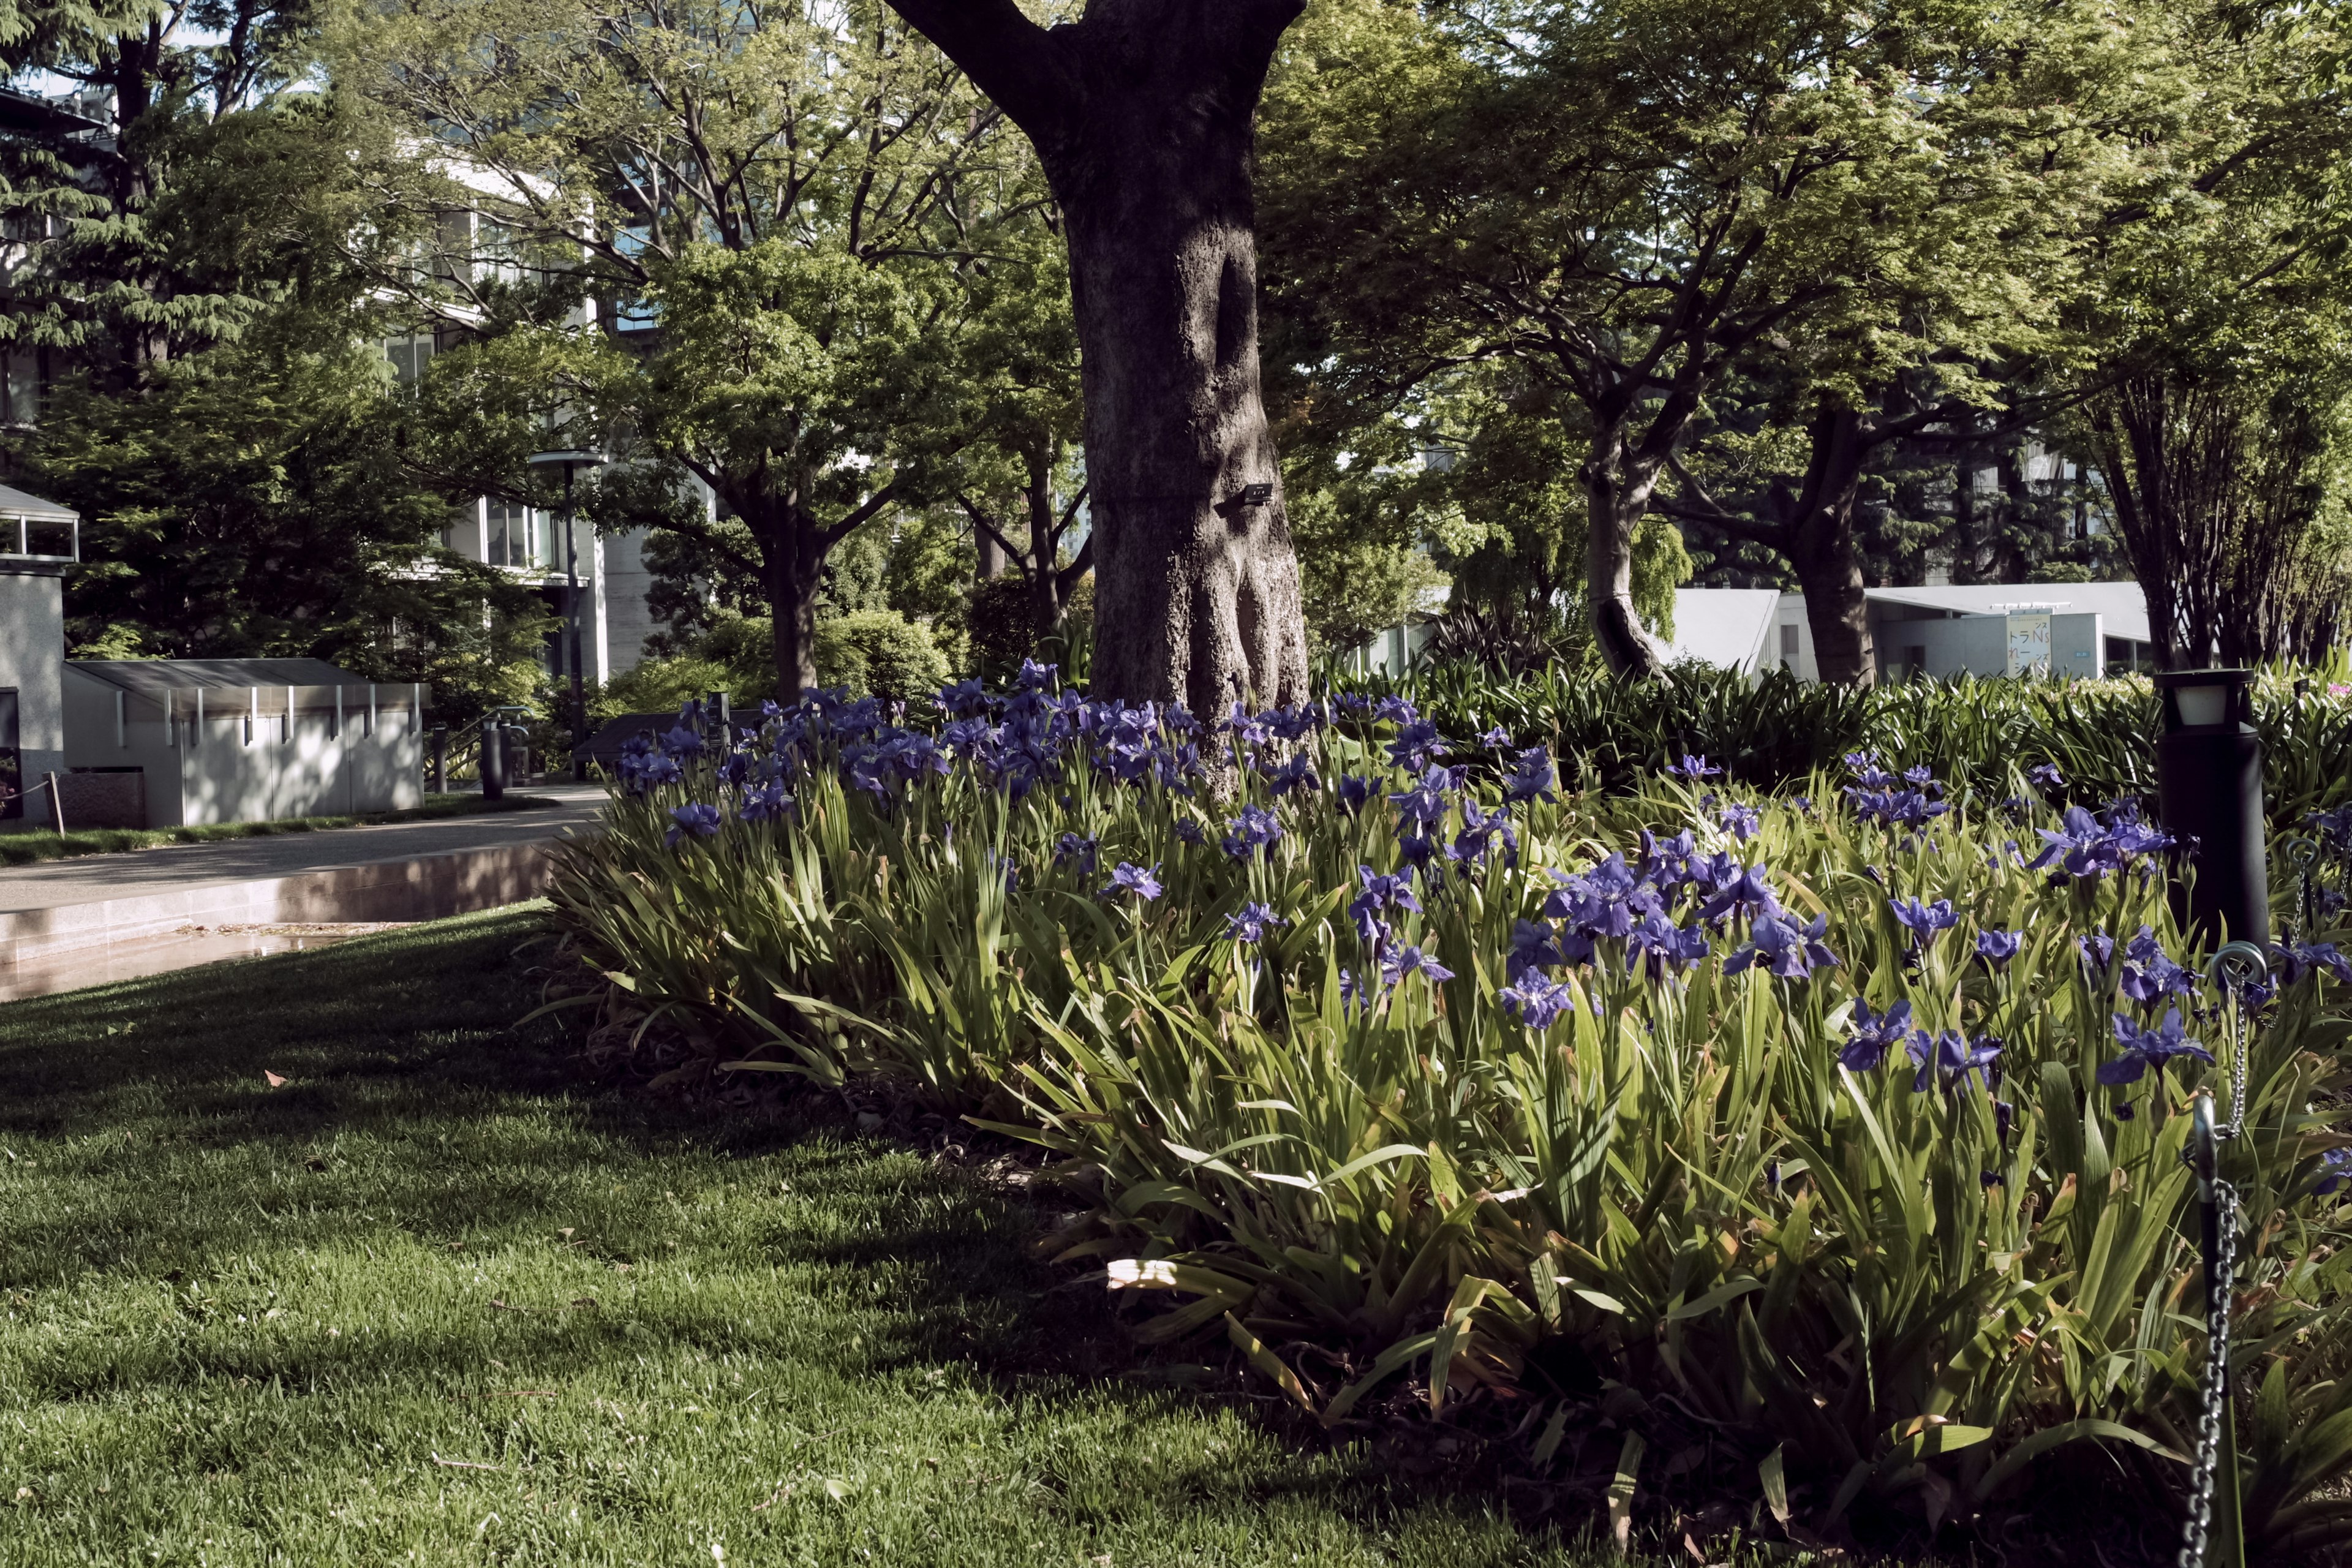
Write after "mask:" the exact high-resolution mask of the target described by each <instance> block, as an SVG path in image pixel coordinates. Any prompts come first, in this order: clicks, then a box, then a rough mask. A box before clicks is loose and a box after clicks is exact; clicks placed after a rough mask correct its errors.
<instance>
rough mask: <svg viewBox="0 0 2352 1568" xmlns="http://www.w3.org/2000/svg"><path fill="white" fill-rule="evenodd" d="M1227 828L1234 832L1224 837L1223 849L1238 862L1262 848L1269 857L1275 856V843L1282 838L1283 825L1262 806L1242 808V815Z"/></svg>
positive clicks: (1228, 824)
mask: <svg viewBox="0 0 2352 1568" xmlns="http://www.w3.org/2000/svg"><path fill="white" fill-rule="evenodd" d="M1225 826H1226V827H1228V828H1230V829H1231V830H1232V831H1230V832H1228V833H1227V834H1226V835H1225V837H1224V839H1223V848H1224V851H1225V853H1226V854H1228V855H1230V856H1232V857H1233V858H1234V859H1236V860H1246V859H1248V858H1250V854H1251V852H1252V851H1254V850H1255V849H1257V848H1258V847H1261V846H1263V847H1265V852H1266V853H1267V854H1268V855H1271V854H1273V853H1274V841H1275V840H1276V839H1277V838H1279V837H1282V824H1281V823H1279V822H1277V821H1276V820H1275V816H1274V813H1272V812H1270V811H1268V810H1266V809H1265V807H1264V806H1262V805H1245V806H1244V807H1242V814H1241V815H1240V816H1236V817H1234V819H1233V820H1232V821H1231V822H1228V823H1226V824H1225Z"/></svg>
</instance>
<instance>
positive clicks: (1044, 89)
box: [889, 0, 1078, 142]
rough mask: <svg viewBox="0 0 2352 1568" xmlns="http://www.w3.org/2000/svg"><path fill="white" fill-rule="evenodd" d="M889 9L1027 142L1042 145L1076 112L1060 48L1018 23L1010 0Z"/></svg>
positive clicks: (900, 0)
mask: <svg viewBox="0 0 2352 1568" xmlns="http://www.w3.org/2000/svg"><path fill="white" fill-rule="evenodd" d="M889 5H890V8H891V9H892V10H894V11H896V12H898V15H899V16H903V17H905V18H906V20H907V25H908V26H911V27H913V28H914V29H915V30H916V31H917V32H919V33H920V34H922V35H923V36H924V37H927V38H929V39H930V40H931V42H932V43H934V44H936V45H938V46H939V47H940V53H941V54H944V55H946V56H947V58H950V59H951V60H953V61H955V63H956V64H957V65H959V66H961V67H962V68H963V72H964V74H965V75H966V76H968V77H970V78H971V80H972V85H973V86H974V87H977V88H979V89H980V90H981V91H982V92H984V93H986V94H987V95H988V97H989V99H990V100H991V101H992V102H993V103H994V104H995V105H996V106H997V107H998V108H999V109H1002V110H1004V112H1005V113H1006V114H1007V115H1009V116H1011V117H1012V120H1013V123H1014V124H1016V125H1018V126H1020V127H1021V129H1022V130H1024V131H1026V132H1029V134H1030V135H1031V136H1032V137H1033V138H1034V139H1036V140H1038V141H1041V142H1042V141H1045V140H1046V139H1047V138H1048V137H1049V136H1051V134H1052V133H1053V132H1054V131H1055V129H1056V128H1057V122H1058V121H1061V120H1062V118H1063V117H1065V116H1066V115H1067V114H1068V113H1069V112H1070V111H1071V110H1072V109H1074V108H1075V107H1076V105H1077V102H1078V93H1077V90H1076V89H1077V84H1076V81H1075V80H1074V79H1072V75H1071V73H1070V72H1069V71H1068V70H1067V69H1066V62H1065V59H1064V54H1065V51H1064V48H1063V46H1062V43H1061V40H1059V39H1058V38H1056V37H1055V34H1054V33H1053V32H1048V31H1047V30H1046V29H1045V28H1044V27H1041V26H1038V25H1037V24H1036V23H1034V22H1033V21H1031V20H1030V19H1029V18H1028V17H1026V16H1023V15H1022V14H1021V7H1020V6H1018V5H1014V4H1013V0H889ZM1056 31H1058V29H1056Z"/></svg>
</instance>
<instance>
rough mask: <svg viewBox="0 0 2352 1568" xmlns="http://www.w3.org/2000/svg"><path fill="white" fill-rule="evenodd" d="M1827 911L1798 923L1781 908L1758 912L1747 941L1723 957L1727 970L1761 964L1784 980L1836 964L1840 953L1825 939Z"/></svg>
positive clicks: (1800, 976)
mask: <svg viewBox="0 0 2352 1568" xmlns="http://www.w3.org/2000/svg"><path fill="white" fill-rule="evenodd" d="M1829 923H1830V918H1829V916H1828V915H1826V914H1820V915H1815V916H1814V917H1813V921H1812V923H1811V925H1802V926H1801V925H1799V924H1798V923H1797V922H1796V921H1795V920H1793V919H1792V918H1790V916H1789V915H1787V914H1784V913H1780V912H1777V911H1776V912H1773V913H1769V914H1759V915H1758V916H1757V917H1756V923H1755V925H1754V926H1753V927H1752V928H1750V930H1749V931H1748V945H1747V946H1745V947H1743V948H1741V949H1740V950H1739V951H1738V952H1735V953H1733V954H1732V955H1731V956H1730V957H1729V958H1727V959H1726V960H1725V961H1724V964H1723V972H1724V973H1726V974H1738V973H1740V972H1741V971H1742V970H1744V969H1747V968H1748V967H1750V966H1751V965H1754V964H1759V963H1760V964H1762V965H1763V966H1764V967H1765V968H1766V969H1768V970H1769V971H1770V972H1771V973H1774V974H1776V975H1778V976H1779V977H1780V978H1781V979H1783V980H1804V979H1808V978H1810V977H1811V974H1812V973H1813V971H1814V970H1815V969H1830V968H1834V967H1836V964H1837V955H1836V954H1835V953H1833V952H1830V950H1829V948H1828V947H1827V945H1825V944H1824V943H1823V942H1822V933H1823V932H1825V931H1827V930H1828V929H1829Z"/></svg>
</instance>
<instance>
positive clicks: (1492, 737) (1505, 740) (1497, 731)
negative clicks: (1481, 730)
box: [1478, 724, 1511, 752]
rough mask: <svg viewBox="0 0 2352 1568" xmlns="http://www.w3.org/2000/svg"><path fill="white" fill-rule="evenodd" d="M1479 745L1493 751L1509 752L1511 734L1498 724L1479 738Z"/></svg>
mask: <svg viewBox="0 0 2352 1568" xmlns="http://www.w3.org/2000/svg"><path fill="white" fill-rule="evenodd" d="M1478 743H1479V744H1480V745H1482V746H1485V747H1487V748H1489V749H1490V750H1493V751H1497V752H1502V751H1508V750H1509V749H1510V744H1511V732H1510V731H1508V730H1506V729H1504V728H1503V727H1502V726H1501V725H1500V724H1497V725H1496V726H1495V727H1494V728H1493V729H1491V730H1489V731H1486V733H1485V734H1483V735H1481V736H1479V737H1478Z"/></svg>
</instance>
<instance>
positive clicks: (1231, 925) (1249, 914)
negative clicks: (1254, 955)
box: [1225, 904, 1290, 942]
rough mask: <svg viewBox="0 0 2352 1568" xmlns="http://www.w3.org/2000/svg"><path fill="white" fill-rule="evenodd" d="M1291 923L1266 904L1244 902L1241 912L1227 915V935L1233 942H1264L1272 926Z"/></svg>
mask: <svg viewBox="0 0 2352 1568" xmlns="http://www.w3.org/2000/svg"><path fill="white" fill-rule="evenodd" d="M1289 923H1290V922H1289V921H1286V920H1284V919H1283V918H1282V917H1281V916H1280V915H1277V914H1276V913H1275V912H1274V910H1271V909H1269V908H1267V907H1266V906H1265V905H1264V904H1244V905H1243V906H1242V907H1241V912H1240V913H1238V914H1231V915H1227V916H1226V917H1225V936H1226V938H1227V940H1229V941H1232V942H1264V941H1265V933H1266V931H1268V930H1269V929H1270V928H1272V927H1275V926H1286V925H1288V924H1289Z"/></svg>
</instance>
